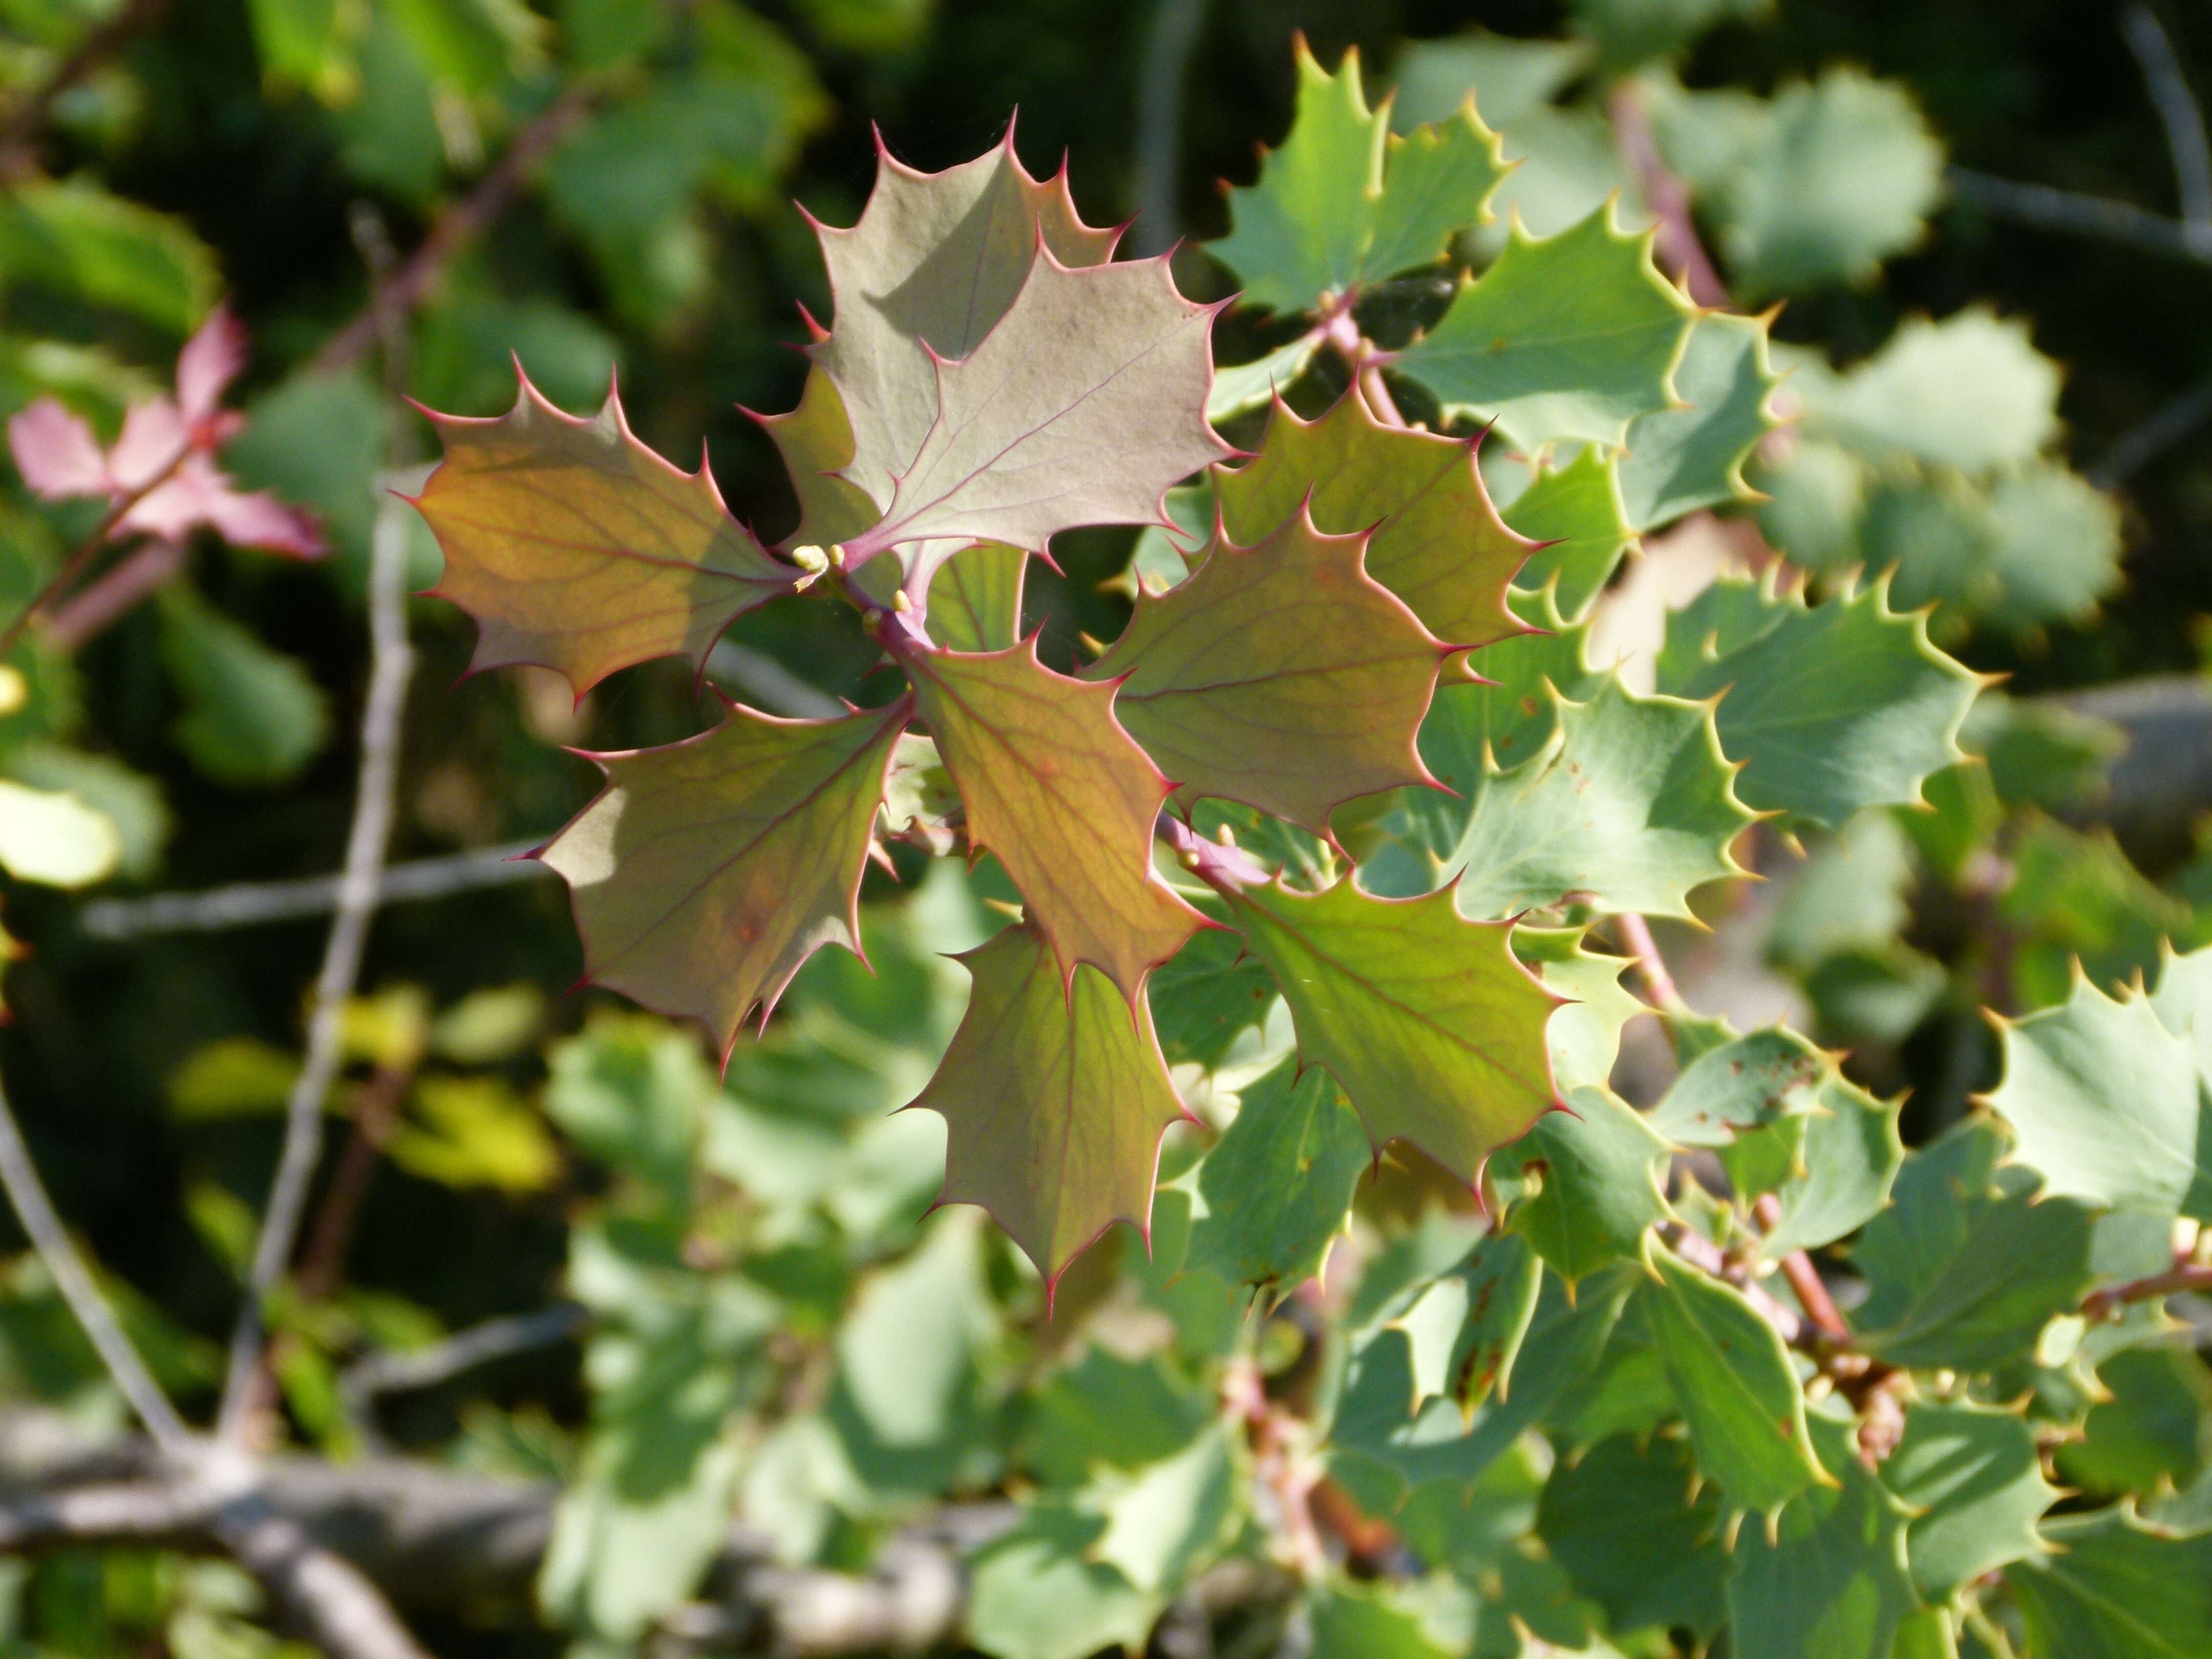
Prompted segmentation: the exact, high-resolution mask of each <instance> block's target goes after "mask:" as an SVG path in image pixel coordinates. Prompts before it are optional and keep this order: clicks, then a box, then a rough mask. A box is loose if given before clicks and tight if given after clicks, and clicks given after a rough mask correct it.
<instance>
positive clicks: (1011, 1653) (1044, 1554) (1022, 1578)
mask: <svg viewBox="0 0 2212 1659" xmlns="http://www.w3.org/2000/svg"><path fill="white" fill-rule="evenodd" d="M1105 1530H1106V1522H1105V1521H1104V1519H1103V1517H1101V1516H1095V1515H1085V1514H1083V1513H1080V1512H1079V1511H1077V1510H1073V1509H1071V1508H1069V1507H1068V1506H1066V1504H1030V1505H1029V1506H1027V1507H1026V1508H1025V1509H1024V1510H1023V1512H1022V1517H1021V1520H1020V1521H1019V1522H1018V1523H1017V1524H1016V1525H1015V1526H1014V1527H1013V1528H1012V1530H1010V1531H1007V1532H1005V1533H1001V1534H1000V1535H999V1536H998V1537H996V1538H994V1539H993V1540H992V1541H990V1542H989V1543H988V1544H987V1545H985V1546H984V1547H983V1548H982V1549H981V1550H979V1551H978V1552H976V1554H975V1562H974V1565H973V1566H972V1568H971V1577H972V1580H973V1582H972V1584H971V1587H970V1589H969V1605H968V1620H967V1624H968V1636H969V1639H970V1640H971V1641H973V1642H974V1643H975V1645H976V1646H977V1647H979V1648H981V1650H983V1651H984V1652H986V1653H989V1654H994V1655H996V1656H998V1659H1086V1656H1088V1655H1090V1654H1093V1653H1096V1652H1097V1650H1098V1649H1099V1647H1100V1646H1101V1645H1102V1644H1103V1645H1107V1646H1111V1645H1113V1644H1116V1643H1119V1644H1121V1645H1123V1646H1124V1647H1128V1646H1133V1645H1137V1644H1141V1643H1142V1642H1143V1641H1144V1639H1145V1638H1146V1634H1147V1632H1150V1631H1151V1629H1152V1622H1153V1620H1156V1619H1158V1617H1159V1615H1160V1601H1161V1598H1160V1597H1158V1595H1146V1593H1145V1592H1144V1591H1142V1590H1140V1589H1138V1588H1137V1587H1136V1586H1135V1585H1133V1584H1132V1583H1130V1582H1129V1581H1128V1579H1127V1578H1126V1577H1123V1576H1122V1574H1121V1570H1120V1569H1119V1568H1117V1567H1114V1566H1110V1565H1108V1564H1107V1563H1105V1562H1103V1561H1100V1560H1097V1559H1093V1555H1092V1552H1093V1551H1094V1550H1095V1549H1096V1548H1097V1543H1098V1540H1099V1538H1100V1536H1101V1535H1102V1534H1103V1533H1104V1532H1105Z"/></svg>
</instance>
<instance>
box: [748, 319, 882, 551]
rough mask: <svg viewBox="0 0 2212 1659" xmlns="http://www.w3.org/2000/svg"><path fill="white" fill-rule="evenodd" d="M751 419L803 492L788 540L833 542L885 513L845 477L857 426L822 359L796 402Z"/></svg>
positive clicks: (819, 544)
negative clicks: (796, 523) (779, 411)
mask: <svg viewBox="0 0 2212 1659" xmlns="http://www.w3.org/2000/svg"><path fill="white" fill-rule="evenodd" d="M749 412H750V411H749ZM753 420H754V422H756V423H757V425H758V426H759V427H760V428H761V430H763V432H765V433H767V434H768V435H769V437H770V438H772V439H773V440H775V447H776V448H777V450H778V451H779V452H780V453H781V454H782V456H783V465H784V470H785V471H787V473H789V474H790V476H791V488H792V491H793V494H794V495H797V496H798V497H799V526H798V528H796V529H794V530H793V532H791V534H789V535H788V536H787V537H785V538H784V541H785V542H786V543H787V544H790V545H793V546H811V547H831V546H834V545H836V544H837V543H839V542H844V541H849V540H851V539H852V538H854V537H855V536H857V535H859V534H860V532H862V531H863V530H866V528H867V527H868V526H870V525H872V524H873V523H874V522H875V521H876V520H878V519H879V518H881V517H882V516H883V512H882V509H881V508H879V507H877V505H876V504H875V502H874V501H872V500H870V499H869V497H868V493H867V492H866V490H864V489H861V488H860V485H858V484H856V483H853V482H852V481H851V480H849V479H848V478H846V477H843V476H842V474H843V473H844V471H845V469H846V468H847V467H848V466H850V465H853V427H852V422H850V421H849V420H848V419H847V418H846V415H845V399H844V398H843V397H842V394H840V393H839V392H838V390H837V383H836V381H835V380H831V379H830V378H829V370H827V369H825V368H823V367H822V365H821V364H819V363H817V364H815V365H814V366H813V367H812V368H809V369H808V370H807V371H806V384H805V386H803V387H802V388H800V391H799V402H798V404H797V405H796V406H794V407H793V408H792V409H790V410H787V411H786V412H784V413H783V414H781V415H755V416H753Z"/></svg>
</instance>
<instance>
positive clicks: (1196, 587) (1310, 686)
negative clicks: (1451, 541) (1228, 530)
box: [1085, 510, 1447, 836]
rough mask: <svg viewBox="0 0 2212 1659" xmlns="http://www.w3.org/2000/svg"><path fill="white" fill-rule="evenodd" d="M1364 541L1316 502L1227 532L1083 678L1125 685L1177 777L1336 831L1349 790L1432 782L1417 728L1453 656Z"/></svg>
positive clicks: (1118, 695) (1131, 716) (1119, 712)
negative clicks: (1246, 537) (1258, 532)
mask: <svg viewBox="0 0 2212 1659" xmlns="http://www.w3.org/2000/svg"><path fill="white" fill-rule="evenodd" d="M1365 550H1366V549H1365V538H1364V537H1361V536H1324V535H1322V534H1321V533H1320V532H1318V531H1316V529H1315V528H1314V526H1313V521H1312V520H1310V518H1308V517H1307V516H1306V514H1305V513H1304V511H1303V510H1301V511H1300V512H1299V513H1297V515H1296V516H1295V517H1293V518H1291V520H1287V521H1286V522H1285V523H1284V524H1283V525H1282V526H1280V527H1279V529H1277V530H1276V531H1275V532H1273V534H1271V535H1269V536H1267V538H1264V539H1263V540H1261V542H1260V543H1259V544H1257V545H1256V546H1254V547H1252V548H1250V549H1249V550H1244V549H1240V548H1238V547H1237V546H1236V545H1234V544H1231V543H1230V542H1229V541H1227V540H1226V539H1225V538H1222V537H1220V536H1217V537H1215V538H1214V539H1213V541H1212V544H1210V545H1209V546H1208V547H1207V548H1206V550H1205V551H1204V554H1203V555H1202V557H1203V562H1202V563H1200V565H1199V566H1198V568H1196V569H1195V570H1194V571H1193V572H1192V573H1191V575H1190V577H1189V579H1188V580H1186V581H1184V582H1182V584H1181V585H1180V586H1176V587H1175V588H1173V589H1171V590H1170V591H1169V592H1166V593H1164V594H1161V595H1159V596H1158V597H1157V598H1154V597H1152V596H1150V595H1146V596H1144V597H1142V598H1139V600H1138V601H1137V611H1136V614H1135V615H1134V616H1133V617H1131V618H1130V619H1129V625H1128V627H1127V629H1125V630H1124V631H1123V633H1122V635H1121V638H1120V639H1118V640H1116V641H1115V642H1114V645H1113V647H1112V648H1111V649H1110V650H1109V651H1108V652H1107V653H1106V654H1105V655H1104V656H1103V657H1101V658H1100V659H1098V660H1097V662H1096V663H1094V664H1093V665H1091V668H1090V669H1088V670H1087V671H1085V678H1086V679H1093V680H1110V681H1113V682H1115V684H1116V690H1115V697H1114V712H1115V715H1116V716H1117V717H1118V718H1119V719H1120V720H1121V725H1122V726H1123V728H1124V729H1125V730H1127V732H1128V733H1129V735H1130V736H1131V737H1133V738H1136V740H1137V741H1138V742H1139V744H1142V745H1143V746H1144V749H1145V750H1146V753H1147V754H1149V755H1150V756H1151V757H1152V760H1153V761H1154V763H1156V764H1158V766H1159V767H1160V769H1162V770H1163V771H1164V772H1165V773H1167V774H1168V775H1170V777H1172V778H1174V779H1175V780H1176V783H1177V784H1178V785H1179V786H1180V787H1183V788H1185V789H1188V791H1190V792H1191V793H1193V794H1196V795H1211V796H1215V797H1219V798H1224V799H1231V800H1238V801H1243V802H1244V803H1245V804H1246V805H1250V806H1255V807H1257V808H1259V809H1260V810H1261V811H1265V812H1272V813H1273V814H1274V815H1275V816H1276V817H1281V818H1286V819H1288V820H1289V821H1290V822H1291V823H1295V824H1298V825H1300V826H1302V827H1303V828H1304V829H1310V830H1312V831H1313V832H1314V833H1315V834H1316V835H1318V836H1326V835H1327V834H1328V815H1329V812H1330V811H1331V810H1332V809H1334V807H1336V806H1339V805H1342V804H1343V803H1344V802H1345V801H1347V800H1350V799H1353V798H1354V797H1356V796H1359V795H1370V794H1376V793H1381V792H1382V791H1383V790H1385V789H1390V788H1395V787H1397V786H1398V785H1400V784H1405V783H1425V782H1427V781H1429V780H1428V778H1427V774H1426V769H1425V768H1424V767H1423V766H1422V765H1421V763H1420V757H1419V755H1417V754H1416V753H1415V752H1414V747H1413V739H1414V736H1415V733H1417V732H1419V729H1420V724H1421V717H1422V716H1423V715H1424V714H1426V713H1427V712H1428V707H1429V694H1430V692H1431V690H1432V689H1433V688H1434V687H1435V684H1436V680H1437V670H1438V669H1439V668H1440V667H1441V666H1442V665H1443V659H1444V656H1445V655H1446V654H1447V649H1446V647H1443V646H1441V645H1439V644H1438V643H1437V641H1436V640H1434V639H1433V638H1431V636H1430V635H1429V633H1428V630H1427V629H1424V628H1423V627H1422V626H1421V624H1420V623H1419V622H1418V621H1417V620H1416V619H1415V618H1414V617H1413V613H1412V612H1411V611H1408V610H1407V608H1406V606H1405V605H1403V604H1402V603H1401V601H1399V600H1398V599H1395V597H1393V596H1392V595H1391V593H1390V592H1389V591H1388V590H1387V589H1385V588H1383V586H1380V585H1379V584H1378V583H1376V582H1375V581H1374V580H1371V579H1370V577H1369V576H1368V574H1367V572H1366V570H1365V569H1364V565H1363V560H1362V556H1363V554H1364V552H1365Z"/></svg>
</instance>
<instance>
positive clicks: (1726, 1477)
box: [1648, 1248, 1902, 1653]
mask: <svg viewBox="0 0 2212 1659" xmlns="http://www.w3.org/2000/svg"><path fill="white" fill-rule="evenodd" d="M1649 1260H1650V1264H1651V1266H1652V1267H1653V1269H1654V1270H1655V1271H1656V1273H1658V1274H1659V1277H1660V1279H1661V1284H1660V1285H1658V1286H1656V1287H1654V1290H1653V1293H1652V1295H1651V1296H1650V1298H1649V1302H1648V1306H1649V1309H1650V1320H1651V1334H1652V1339H1653V1342H1654V1345H1655V1346H1656V1348H1657V1349H1658V1352H1659V1360H1660V1364H1662V1366H1664V1367H1665V1369H1666V1372H1667V1378H1668V1382H1669V1383H1672V1384H1673V1385H1674V1399H1675V1401H1676V1403H1677V1404H1678V1405H1679V1406H1680V1407H1681V1411H1682V1417H1683V1420H1684V1421H1685V1422H1686V1424H1687V1425H1688V1426H1689V1431H1690V1444H1691V1446H1692V1448H1693V1449H1695V1450H1696V1453H1697V1458H1698V1468H1699V1470H1700V1471H1701V1472H1702V1473H1703V1474H1705V1475H1706V1476H1707V1477H1708V1478H1709V1479H1711V1480H1713V1481H1714V1482H1716V1483H1717V1485H1718V1486H1720V1488H1721V1490H1722V1491H1723V1492H1725V1493H1726V1494H1727V1495H1728V1501H1729V1508H1730V1509H1731V1510H1759V1512H1760V1513H1762V1514H1770V1513H1771V1512H1772V1511H1774V1510H1777V1509H1779V1508H1781V1507H1782V1506H1783V1505H1784V1504H1787V1503H1788V1502H1789V1501H1790V1499H1791V1498H1796V1497H1798V1496H1799V1495H1800V1494H1802V1493H1804V1492H1809V1491H1811V1490H1812V1489H1813V1488H1814V1487H1816V1486H1832V1485H1833V1484H1834V1482H1833V1481H1832V1480H1831V1479H1830V1477H1829V1476H1828V1474H1826V1472H1825V1471H1824V1470H1823V1469H1822V1468H1821V1467H1820V1460H1819V1459H1818V1458H1816V1457H1815V1456H1814V1454H1813V1448H1812V1445H1811V1443H1810V1433H1809V1431H1808V1429H1807V1427H1806V1424H1805V1395H1804V1391H1803V1390H1802V1389H1801V1388H1800V1387H1799V1386H1798V1383H1797V1374H1796V1371H1795V1370H1793V1369H1792V1368H1791V1366H1790V1355H1789V1352H1788V1351H1787V1350H1786V1349H1784V1347H1783V1346H1782V1339H1781V1338H1780V1337H1779V1336H1778V1335H1777V1334H1775V1330H1774V1327H1772V1326H1771V1325H1770V1324H1768V1323H1767V1322H1766V1321H1765V1319H1763V1318H1761V1317H1760V1316H1759V1313H1758V1312H1757V1311H1756V1310H1754V1309H1753V1307H1752V1305H1751V1304H1750V1303H1748V1302H1747V1301H1745V1300H1744V1298H1743V1297H1742V1296H1741V1294H1740V1293H1739V1292H1737V1291H1735V1290H1734V1289H1733V1288H1731V1287H1730V1286H1729V1285H1724V1284H1723V1283H1721V1282H1720V1281H1719V1280H1718V1279H1711V1278H1708V1277H1707V1276H1706V1275H1705V1274H1704V1273H1699V1271H1698V1270H1697V1269H1696V1268H1694V1267H1689V1266H1686V1264H1685V1263H1683V1262H1682V1261H1680V1260H1679V1259H1678V1258H1677V1257H1675V1256H1674V1255H1673V1254H1672V1253H1671V1252H1668V1251H1665V1250H1660V1249H1656V1248H1655V1249H1651V1250H1650V1252H1649ZM1900 1554H1901V1551H1900ZM1899 1565H1900V1566H1901V1565H1902V1561H1901V1560H1900V1563H1899ZM1749 1651H1753V1652H1761V1653H1764V1652H1773V1651H1787V1650H1786V1649H1784V1650H1778V1649H1772V1648H1767V1647H1764V1646H1759V1647H1753V1648H1752V1649H1750V1650H1749ZM1874 1651H1877V1652H1878V1651H1880V1650H1879V1649H1878V1648H1877V1649H1875V1650H1874Z"/></svg>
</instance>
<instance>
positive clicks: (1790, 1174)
mask: <svg viewBox="0 0 2212 1659" xmlns="http://www.w3.org/2000/svg"><path fill="white" fill-rule="evenodd" d="M1902 1105H1903V1102H1902V1101H1901V1100H1892V1101H1881V1100H1877V1099H1875V1097H1874V1096H1872V1095H1870V1094H1869V1093H1868V1092H1867V1091H1865V1090H1863V1089H1861V1088H1859V1087H1857V1085H1854V1084H1852V1083H1851V1082H1850V1081H1849V1080H1848V1079H1845V1078H1844V1077H1843V1076H1842V1075H1841V1074H1840V1073H1838V1072H1837V1071H1836V1070H1835V1068H1834V1066H1832V1065H1831V1066H1830V1068H1829V1073H1828V1075H1827V1077H1826V1079H1824V1080H1823V1081H1822V1083H1821V1085H1820V1091H1819V1093H1818V1094H1817V1096H1816V1097H1814V1104H1813V1108H1812V1109H1811V1110H1810V1111H1809V1112H1808V1113H1806V1115H1804V1117H1803V1118H1802V1120H1801V1123H1802V1139H1798V1140H1797V1141H1796V1152H1795V1153H1794V1155H1793V1156H1792V1157H1791V1158H1790V1159H1789V1161H1788V1162H1787V1164H1785V1165H1783V1166H1781V1167H1779V1168H1778V1170H1777V1171H1776V1174H1775V1176H1773V1178H1772V1180H1771V1184H1768V1183H1766V1182H1762V1183H1760V1185H1759V1187H1756V1188H1754V1187H1752V1186H1748V1185H1747V1186H1746V1187H1744V1188H1742V1189H1741V1190H1743V1191H1744V1192H1745V1193H1746V1194H1753V1193H1754V1192H1757V1191H1759V1190H1765V1191H1770V1192H1771V1193H1773V1194H1774V1195H1775V1199H1776V1201H1777V1203H1778V1204H1779V1205H1780V1206H1781V1213H1780V1215H1778V1217H1777V1218H1775V1223H1774V1225H1773V1226H1772V1227H1771V1228H1769V1229H1768V1230H1767V1232H1766V1236H1765V1237H1764V1238H1763V1239H1761V1240H1760V1241H1759V1255H1761V1256H1762V1257H1763V1258H1764V1259H1765V1260H1766V1261H1777V1260H1779V1259H1780V1258H1781V1257H1783V1256H1784V1255H1788V1254H1789V1253H1790V1251H1792V1250H1808V1249H1819V1248H1820V1246H1821V1245H1823V1244H1832V1243H1834V1242H1835V1241H1836V1240H1837V1239H1839V1238H1841V1237H1844V1235H1845V1234H1846V1233H1849V1232H1851V1231H1855V1230H1856V1229H1857V1228H1859V1227H1861V1226H1863V1225H1865V1224H1866V1223H1867V1222H1869V1221H1870V1220H1872V1219H1873V1218H1875V1216H1876V1215H1878V1214H1880V1213H1881V1207H1882V1206H1883V1205H1885V1204H1887V1202H1888V1201H1889V1191H1890V1187H1891V1185H1892V1183H1893V1182H1895V1181H1896V1179H1897V1172H1898V1170H1899V1169H1900V1168H1901V1167H1902V1166H1903V1164H1904V1163H1905V1143H1904V1141H1903V1140H1902V1139H1899V1135H1898V1130H1897V1119H1898V1114H1899V1109H1901V1107H1902ZM1785 1127H1787V1126H1784V1125H1777V1126H1776V1128H1775V1130H1771V1131H1768V1132H1767V1133H1778V1132H1780V1131H1782V1130H1783V1129H1784V1128H1785Z"/></svg>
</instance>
